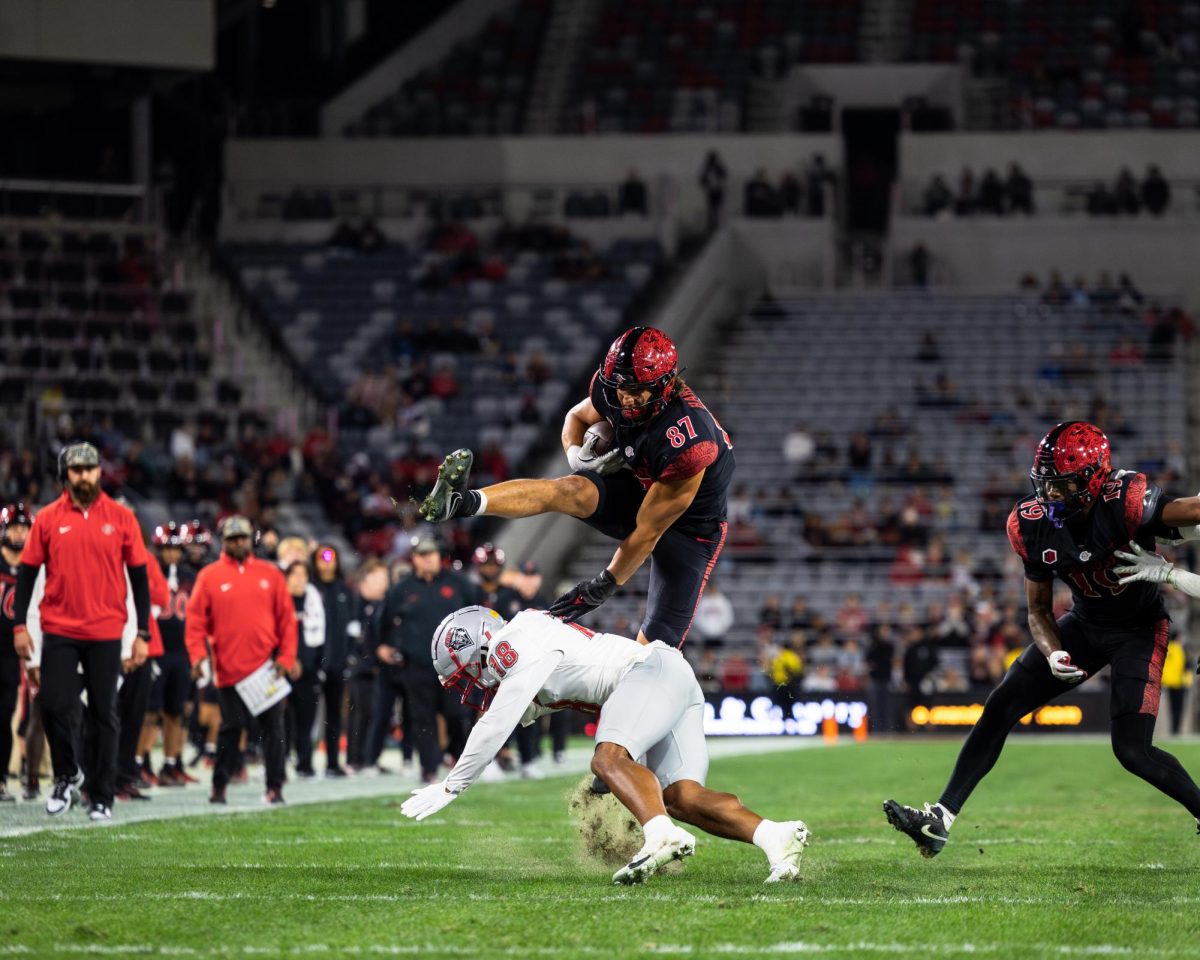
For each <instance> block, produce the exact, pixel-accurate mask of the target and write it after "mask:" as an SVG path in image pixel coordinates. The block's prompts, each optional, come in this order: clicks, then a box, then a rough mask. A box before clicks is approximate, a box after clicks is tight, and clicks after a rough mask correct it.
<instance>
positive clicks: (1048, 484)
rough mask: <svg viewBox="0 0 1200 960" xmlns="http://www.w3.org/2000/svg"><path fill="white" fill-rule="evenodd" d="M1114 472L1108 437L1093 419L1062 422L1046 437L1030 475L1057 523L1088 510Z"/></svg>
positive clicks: (1040, 445) (1043, 503) (1040, 500)
mask: <svg viewBox="0 0 1200 960" xmlns="http://www.w3.org/2000/svg"><path fill="white" fill-rule="evenodd" d="M1111 473H1112V462H1111V460H1110V459H1109V447H1108V438H1107V437H1106V436H1105V435H1104V433H1103V432H1102V431H1101V430H1100V429H1099V428H1098V427H1096V426H1094V425H1092V424H1090V423H1083V422H1080V421H1072V422H1069V423H1060V424H1059V425H1058V426H1057V427H1055V428H1054V429H1053V430H1051V431H1050V432H1049V433H1048V434H1046V436H1045V438H1043V440H1042V442H1041V443H1040V444H1039V445H1038V452H1037V454H1036V455H1035V456H1034V458H1033V469H1032V470H1031V471H1030V472H1029V479H1030V481H1031V482H1032V483H1033V492H1034V493H1035V494H1036V495H1037V500H1038V503H1039V504H1041V506H1042V509H1044V510H1045V511H1046V516H1047V517H1048V518H1049V519H1050V522H1051V523H1053V524H1054V526H1055V527H1061V526H1062V525H1063V524H1064V523H1066V522H1067V521H1068V520H1071V519H1073V518H1074V517H1077V516H1079V515H1080V514H1083V513H1086V512H1087V510H1088V509H1089V508H1090V507H1091V506H1092V504H1093V503H1095V502H1096V497H1097V496H1099V494H1100V491H1101V490H1102V489H1103V488H1104V484H1105V483H1107V482H1108V478H1109V475H1110V474H1111Z"/></svg>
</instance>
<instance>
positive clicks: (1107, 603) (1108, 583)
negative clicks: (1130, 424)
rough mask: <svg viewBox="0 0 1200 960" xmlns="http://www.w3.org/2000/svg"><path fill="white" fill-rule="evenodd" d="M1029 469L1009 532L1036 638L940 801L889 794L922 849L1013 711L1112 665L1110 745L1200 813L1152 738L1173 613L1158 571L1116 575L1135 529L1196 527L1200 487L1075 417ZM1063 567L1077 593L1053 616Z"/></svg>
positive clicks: (1179, 532) (1198, 801) (1000, 740)
mask: <svg viewBox="0 0 1200 960" xmlns="http://www.w3.org/2000/svg"><path fill="white" fill-rule="evenodd" d="M1030 479H1031V480H1032V481H1033V489H1034V496H1031V497H1026V498H1025V499H1024V500H1022V501H1021V502H1020V503H1018V504H1017V505H1016V506H1015V507H1014V508H1013V511H1012V513H1011V515H1010V516H1009V518H1008V538H1009V541H1010V542H1011V544H1012V548H1013V550H1015V551H1016V552H1017V554H1019V555H1020V557H1021V559H1022V560H1023V561H1024V563H1025V597H1026V600H1027V602H1028V606H1029V631H1030V633H1032V634H1033V643H1032V644H1030V645H1029V646H1028V647H1027V648H1026V649H1025V652H1024V653H1022V654H1021V656H1020V657H1018V658H1017V660H1016V661H1015V662H1014V663H1013V665H1012V667H1011V668H1010V669H1009V671H1008V673H1007V674H1006V675H1005V677H1004V679H1003V680H1001V681H1000V684H999V685H998V686H997V687H996V689H995V690H993V691H992V693H991V695H990V696H989V697H988V699H987V703H986V704H985V705H984V708H983V714H982V715H981V716H980V718H979V720H978V721H977V722H976V724H975V726H974V727H973V728H972V730H971V732H970V734H969V735H968V736H967V739H966V741H965V742H964V743H963V746H962V750H961V751H960V752H959V754H958V762H957V763H956V764H955V767H954V772H953V773H952V774H951V776H950V782H949V783H948V784H947V785H946V788H945V790H943V791H942V795H941V798H940V799H939V800H938V802H937V803H935V804H933V805H932V806H931V805H930V804H928V803H927V804H925V805H924V808H923V809H920V810H918V809H915V808H913V807H907V806H902V805H901V804H899V803H897V802H896V801H895V800H888V801H886V802H885V803H884V805H883V809H884V812H885V813H886V814H887V818H888V822H889V823H891V824H892V826H894V827H895V828H896V829H897V830H899V831H901V832H902V833H906V834H908V836H910V837H912V839H913V840H914V841H916V844H917V847H918V848H919V849H920V852H921V854H922V856H925V857H933V856H936V855H937V854H938V853H939V852H940V851H941V849H942V847H944V846H945V845H946V840H947V838H948V836H949V830H950V825H951V824H952V823H953V822H954V819H955V817H956V816H958V814H959V812H960V811H961V810H962V807H963V804H965V803H966V802H967V798H968V797H969V796H970V795H971V792H972V791H973V790H974V789H975V787H976V785H977V784H978V783H979V781H980V780H982V779H983V778H984V776H986V775H987V773H988V771H989V770H991V769H992V765H993V764H995V762H996V759H997V758H998V757H999V756H1000V751H1001V749H1002V748H1003V747H1004V741H1005V739H1006V738H1007V737H1008V734H1009V731H1010V730H1012V728H1013V726H1014V725H1015V724H1016V723H1017V721H1018V720H1020V718H1021V717H1023V716H1025V715H1026V714H1027V713H1030V712H1031V711H1033V710H1036V709H1038V707H1041V706H1042V705H1043V704H1045V703H1047V702H1049V701H1050V700H1052V699H1054V698H1055V697H1057V696H1058V695H1059V694H1061V693H1062V692H1063V691H1065V690H1069V689H1070V688H1071V686H1072V685H1074V684H1077V683H1081V682H1082V681H1084V680H1086V679H1087V678H1088V677H1089V676H1090V675H1092V674H1094V673H1095V672H1096V671H1097V670H1100V669H1101V668H1102V667H1104V666H1111V668H1112V693H1111V697H1110V714H1111V717H1112V724H1111V729H1112V748H1113V753H1114V754H1116V757H1117V759H1118V760H1119V761H1120V762H1121V765H1122V766H1123V767H1124V768H1125V769H1126V770H1128V771H1129V772H1130V773H1133V774H1135V775H1137V776H1139V777H1141V778H1142V779H1143V780H1145V781H1146V782H1147V783H1150V784H1151V785H1153V786H1155V787H1157V788H1158V789H1159V790H1161V791H1162V792H1163V793H1165V794H1166V795H1167V796H1169V797H1171V798H1172V799H1173V800H1176V801H1177V802H1179V803H1180V804H1182V805H1183V806H1184V807H1186V808H1187V810H1188V812H1189V813H1190V814H1191V815H1192V816H1194V817H1196V818H1197V822H1198V824H1200V788H1198V787H1197V786H1196V784H1195V782H1194V781H1193V780H1192V778H1191V777H1190V776H1189V775H1188V773H1187V771H1186V770H1184V769H1183V767H1182V766H1181V765H1180V763H1179V761H1178V760H1176V759H1175V757H1173V756H1172V755H1171V754H1169V753H1166V752H1165V751H1163V750H1160V749H1158V748H1157V747H1155V746H1153V745H1152V743H1151V741H1152V740H1153V737H1154V722H1155V719H1156V718H1157V716H1158V700H1159V694H1160V692H1161V686H1162V666H1163V657H1164V656H1165V655H1166V650H1167V623H1168V620H1167V615H1166V611H1165V609H1164V608H1163V603H1162V598H1161V596H1160V595H1159V588H1158V578H1157V572H1155V574H1154V575H1153V576H1151V575H1144V576H1143V575H1140V574H1139V575H1138V576H1126V577H1124V578H1121V579H1118V576H1117V574H1118V573H1119V572H1122V571H1123V570H1124V568H1120V569H1114V568H1119V565H1120V563H1121V560H1127V559H1129V555H1125V556H1122V555H1121V554H1120V553H1119V551H1120V550H1121V548H1123V547H1124V546H1125V545H1126V544H1127V543H1129V542H1130V541H1133V543H1134V544H1136V545H1138V547H1139V548H1140V547H1145V548H1148V549H1150V550H1153V549H1154V542H1155V538H1156V537H1162V538H1164V539H1170V540H1173V539H1179V538H1180V537H1184V538H1187V539H1197V538H1200V531H1198V530H1197V529H1196V524H1197V523H1200V497H1186V498H1183V499H1179V500H1172V499H1169V498H1168V497H1166V496H1165V495H1164V494H1163V492H1162V491H1161V490H1160V489H1159V488H1158V487H1156V486H1154V485H1153V484H1151V483H1149V482H1148V481H1147V479H1146V477H1145V475H1144V474H1141V473H1135V472H1133V471H1129V470H1117V471H1114V470H1113V469H1112V462H1111V460H1110V457H1109V447H1108V438H1107V437H1106V436H1105V435H1104V434H1103V433H1102V432H1101V431H1100V429H1099V428H1097V427H1095V426H1093V425H1092V424H1090V423H1082V422H1079V421H1072V422H1070V423H1060V424H1059V425H1058V426H1056V427H1055V428H1054V429H1053V430H1051V431H1050V432H1049V433H1048V434H1046V436H1045V438H1043V440H1042V442H1041V444H1040V445H1039V446H1038V450H1037V454H1036V455H1035V457H1034V461H1033V470H1032V471H1031V472H1030ZM1135 559H1136V558H1135ZM1159 559H1161V558H1159ZM1161 569H1162V568H1161V567H1160V568H1158V570H1161ZM1055 576H1057V577H1059V578H1060V579H1061V580H1062V581H1063V582H1064V583H1066V584H1067V586H1068V587H1070V588H1071V594H1072V596H1073V597H1074V605H1073V606H1072V609H1071V611H1070V612H1069V613H1067V614H1066V615H1065V616H1063V617H1062V618H1061V619H1059V620H1058V621H1057V622H1055V620H1054V615H1053V612H1052V596H1051V592H1052V584H1053V581H1054V578H1055ZM1143 581H1147V582H1143Z"/></svg>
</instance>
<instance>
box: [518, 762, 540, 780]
mask: <svg viewBox="0 0 1200 960" xmlns="http://www.w3.org/2000/svg"><path fill="white" fill-rule="evenodd" d="M521 779H522V780H545V779H546V774H545V773H543V772H542V768H541V767H540V766H538V764H537V763H536V761H533V760H530V761H529V763H523V764H521Z"/></svg>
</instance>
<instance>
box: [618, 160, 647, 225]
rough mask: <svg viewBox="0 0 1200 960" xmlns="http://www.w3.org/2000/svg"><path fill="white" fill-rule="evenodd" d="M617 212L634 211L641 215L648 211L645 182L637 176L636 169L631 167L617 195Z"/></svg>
mask: <svg viewBox="0 0 1200 960" xmlns="http://www.w3.org/2000/svg"><path fill="white" fill-rule="evenodd" d="M617 212H618V213H620V214H626V213H636V214H638V215H639V216H643V217H644V216H646V214H647V212H648V210H647V205H646V184H645V181H643V180H642V178H641V177H639V176H638V174H637V171H636V170H632V169H631V170H630V171H629V173H628V174H626V176H625V181H624V182H623V183H622V184H621V190H620V193H619V194H618V196H617Z"/></svg>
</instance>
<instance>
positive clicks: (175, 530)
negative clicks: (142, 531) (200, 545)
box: [154, 520, 189, 547]
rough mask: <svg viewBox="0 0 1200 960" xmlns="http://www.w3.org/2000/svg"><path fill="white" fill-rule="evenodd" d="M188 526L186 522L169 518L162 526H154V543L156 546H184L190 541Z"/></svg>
mask: <svg viewBox="0 0 1200 960" xmlns="http://www.w3.org/2000/svg"><path fill="white" fill-rule="evenodd" d="M188 536H189V533H188V528H187V526H186V525H185V524H179V523H176V522H175V521H174V520H168V521H167V522H166V523H164V524H163V525H162V526H159V527H155V528H154V545H155V546H156V547H182V546H183V545H184V544H186V543H187V542H188Z"/></svg>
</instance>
